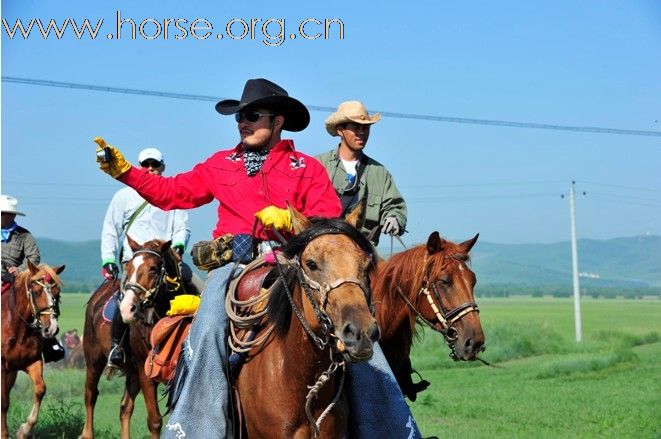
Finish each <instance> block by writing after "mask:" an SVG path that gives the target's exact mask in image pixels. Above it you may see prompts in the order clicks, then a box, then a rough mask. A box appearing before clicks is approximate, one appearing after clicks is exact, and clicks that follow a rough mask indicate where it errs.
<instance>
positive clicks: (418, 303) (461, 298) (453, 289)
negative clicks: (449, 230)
mask: <svg viewBox="0 0 661 439" xmlns="http://www.w3.org/2000/svg"><path fill="white" fill-rule="evenodd" d="M479 236H480V235H479V233H478V234H477V235H475V236H474V237H473V238H472V239H469V240H467V241H464V242H462V243H460V244H456V243H454V242H451V241H447V240H445V239H443V238H441V237H440V235H439V234H438V232H433V233H432V234H431V235H429V238H428V240H427V246H426V252H427V254H426V256H425V260H426V262H425V264H423V267H422V269H423V273H422V274H423V277H422V283H421V286H420V290H419V292H418V294H417V297H416V299H415V307H416V308H417V310H419V313H420V316H421V317H422V319H423V320H425V321H426V322H428V324H429V325H430V326H432V327H433V328H434V329H435V330H437V331H438V332H441V333H442V334H443V336H444V337H445V340H446V342H447V343H448V345H449V346H450V348H451V350H452V352H451V354H450V356H451V357H452V358H453V359H455V360H475V359H476V358H477V356H478V354H479V353H480V352H482V351H483V350H484V333H483V332H482V326H481V324H480V315H479V310H478V307H477V305H476V304H475V298H474V297H473V288H474V287H475V283H476V278H475V274H474V273H473V271H472V270H471V269H470V268H469V267H468V265H467V262H468V261H469V256H468V252H469V251H470V250H471V248H472V247H473V245H475V243H476V242H477V238H478V237H479Z"/></svg>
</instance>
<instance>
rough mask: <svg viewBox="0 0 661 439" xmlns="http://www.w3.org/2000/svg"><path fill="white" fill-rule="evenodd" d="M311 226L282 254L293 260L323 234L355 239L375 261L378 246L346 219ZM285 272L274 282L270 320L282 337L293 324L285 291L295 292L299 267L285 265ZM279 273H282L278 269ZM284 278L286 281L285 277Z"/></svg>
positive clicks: (318, 220)
mask: <svg viewBox="0 0 661 439" xmlns="http://www.w3.org/2000/svg"><path fill="white" fill-rule="evenodd" d="M310 222H311V223H312V226H311V227H308V228H307V229H305V230H303V231H302V232H300V233H299V234H298V235H295V236H293V237H292V238H291V239H290V240H289V241H288V242H287V243H286V244H285V245H284V246H283V247H282V252H283V254H284V255H285V256H286V257H287V258H288V259H291V258H293V257H295V256H299V255H300V254H301V253H302V252H303V250H304V249H305V247H306V246H307V245H308V244H309V243H310V241H312V240H313V239H314V238H316V237H318V236H321V235H328V234H333V235H346V236H348V237H349V238H351V239H352V240H353V241H354V242H355V243H356V244H358V247H360V248H361V249H362V250H363V251H364V252H365V253H367V254H368V255H370V256H371V258H372V261H374V260H375V250H374V246H373V245H372V243H370V241H369V240H368V239H367V238H366V237H365V236H364V235H363V234H362V233H360V231H359V230H358V229H356V228H355V227H353V226H352V225H350V224H348V223H346V222H345V221H344V220H342V219H337V218H331V219H329V218H316V217H315V218H311V219H310ZM281 268H282V271H283V273H281V274H280V273H279V274H280V275H279V276H278V280H277V281H276V282H275V283H274V285H273V289H272V290H271V294H270V296H269V302H268V317H269V320H270V322H271V323H272V324H273V326H274V328H275V331H276V333H279V334H282V333H284V332H286V331H287V329H288V328H289V322H290V321H291V314H292V308H291V304H290V303H289V299H288V298H287V293H286V291H285V288H289V291H290V292H291V291H292V289H293V286H294V281H295V279H296V268H295V267H294V266H282V267H281ZM276 270H279V269H278V268H276ZM283 276H284V282H283V279H282V277H283Z"/></svg>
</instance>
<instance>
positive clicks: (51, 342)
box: [41, 338, 64, 363]
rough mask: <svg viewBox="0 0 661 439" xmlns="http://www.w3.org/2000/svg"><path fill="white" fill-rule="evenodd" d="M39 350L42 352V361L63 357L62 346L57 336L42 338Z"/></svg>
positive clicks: (56, 359) (48, 361)
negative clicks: (41, 345) (42, 342)
mask: <svg viewBox="0 0 661 439" xmlns="http://www.w3.org/2000/svg"><path fill="white" fill-rule="evenodd" d="M41 352H42V353H43V354H44V362H46V363H50V362H52V361H60V360H61V359H63V358H64V347H63V346H62V345H61V344H60V342H59V341H58V340H57V338H46V339H44V344H43V348H42V351H41Z"/></svg>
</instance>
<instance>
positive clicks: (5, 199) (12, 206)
mask: <svg viewBox="0 0 661 439" xmlns="http://www.w3.org/2000/svg"><path fill="white" fill-rule="evenodd" d="M17 206H18V200H17V199H16V198H14V197H10V196H9V195H0V207H1V208H2V213H13V214H15V215H21V216H25V214H24V213H23V212H19V211H18V210H16V208H17Z"/></svg>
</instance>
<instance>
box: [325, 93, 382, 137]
mask: <svg viewBox="0 0 661 439" xmlns="http://www.w3.org/2000/svg"><path fill="white" fill-rule="evenodd" d="M380 120H381V115H380V114H379V113H374V114H373V115H371V116H370V115H369V113H367V108H365V105H363V103H362V102H360V101H346V102H342V103H341V104H340V106H339V107H337V111H336V112H335V113H333V114H331V115H330V116H328V118H327V119H326V131H328V134H330V135H331V136H338V135H339V134H338V133H337V126H338V125H342V124H343V123H349V122H353V123H358V124H361V125H372V124H373V123H377V122H378V121H380Z"/></svg>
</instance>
